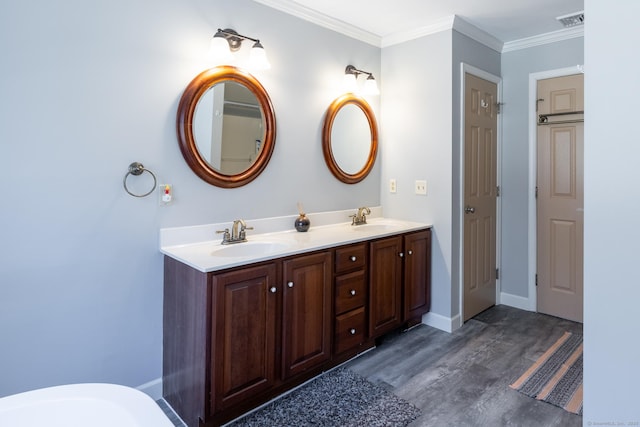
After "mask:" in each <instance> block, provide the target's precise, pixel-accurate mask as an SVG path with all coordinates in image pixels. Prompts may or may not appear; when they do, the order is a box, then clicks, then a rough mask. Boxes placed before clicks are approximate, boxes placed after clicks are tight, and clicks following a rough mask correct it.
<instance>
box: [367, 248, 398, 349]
mask: <svg viewBox="0 0 640 427" xmlns="http://www.w3.org/2000/svg"><path fill="white" fill-rule="evenodd" d="M369 245H370V247H369V253H370V258H369V336H370V337H372V338H375V337H378V336H380V335H382V334H385V333H387V332H389V331H391V330H393V329H396V328H397V327H398V326H400V324H401V323H402V256H403V254H402V236H394V237H388V238H385V239H380V240H375V241H373V242H371V243H370V244H369Z"/></svg>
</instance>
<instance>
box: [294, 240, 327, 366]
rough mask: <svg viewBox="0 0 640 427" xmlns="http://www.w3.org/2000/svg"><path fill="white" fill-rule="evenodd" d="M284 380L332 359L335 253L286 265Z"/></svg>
mask: <svg viewBox="0 0 640 427" xmlns="http://www.w3.org/2000/svg"><path fill="white" fill-rule="evenodd" d="M283 280H284V292H283V312H282V319H283V337H282V357H283V360H282V363H283V373H282V374H283V378H289V377H291V376H293V375H295V374H298V373H300V372H304V371H306V370H308V369H310V368H313V367H315V366H317V365H319V364H321V363H323V362H325V361H327V360H329V358H330V357H331V301H332V296H331V295H332V292H331V288H332V286H331V252H329V251H327V252H323V253H316V254H312V255H304V256H300V257H296V258H293V259H289V260H286V261H284V263H283Z"/></svg>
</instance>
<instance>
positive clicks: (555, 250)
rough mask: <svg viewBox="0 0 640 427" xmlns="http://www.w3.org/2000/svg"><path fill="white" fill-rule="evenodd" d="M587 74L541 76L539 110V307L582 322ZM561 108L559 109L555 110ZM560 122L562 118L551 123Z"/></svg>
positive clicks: (555, 314)
mask: <svg viewBox="0 0 640 427" xmlns="http://www.w3.org/2000/svg"><path fill="white" fill-rule="evenodd" d="M583 84H584V76H583V75H582V74H578V75H573V76H566V77H558V78H553V79H546V80H540V81H539V82H538V114H539V115H540V114H551V116H548V118H547V122H546V123H547V124H541V125H538V170H537V188H536V190H537V248H538V249H537V276H536V280H537V281H536V283H537V304H538V311H539V312H541V313H546V314H551V315H553V316H557V317H562V318H565V319H570V320H574V321H577V322H582V314H583V301H582V300H583V283H582V281H583V272H582V268H583V227H584V224H583V208H584V185H583V149H584V123H583V122H581V120H583V117H584V116H583V114H568V113H572V112H575V111H583V110H584V89H583ZM554 114H559V115H554ZM551 123H557V124H551Z"/></svg>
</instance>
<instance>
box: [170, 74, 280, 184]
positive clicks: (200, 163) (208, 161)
mask: <svg viewBox="0 0 640 427" xmlns="http://www.w3.org/2000/svg"><path fill="white" fill-rule="evenodd" d="M275 128H276V127H275V116H274V113H273V107H272V105H271V100H270V99H269V95H268V94H267V91H266V90H265V89H264V87H263V86H262V85H261V84H260V82H259V81H258V80H256V78H255V77H253V76H252V75H251V74H249V73H247V72H245V71H243V70H240V69H238V68H235V67H230V66H221V67H216V68H212V69H209V70H206V71H203V72H202V73H200V74H199V75H198V76H196V77H195V78H194V79H193V80H192V81H191V83H189V85H188V86H187V88H186V89H185V91H184V93H183V94H182V98H181V99H180V103H179V105H178V117H177V133H178V142H179V144H180V151H181V152H182V155H183V156H184V158H185V160H186V162H187V164H188V165H189V167H190V168H191V169H192V170H193V171H194V172H195V174H196V175H198V176H199V177H200V178H202V179H203V180H204V181H206V182H208V183H209V184H213V185H216V186H218V187H224V188H233V187H240V186H242V185H245V184H247V183H249V182H251V181H253V180H254V179H255V178H256V177H257V176H258V175H259V174H260V173H261V172H262V171H263V170H264V168H265V167H266V166H267V163H268V162H269V159H270V158H271V154H272V153H273V148H274V145H275Z"/></svg>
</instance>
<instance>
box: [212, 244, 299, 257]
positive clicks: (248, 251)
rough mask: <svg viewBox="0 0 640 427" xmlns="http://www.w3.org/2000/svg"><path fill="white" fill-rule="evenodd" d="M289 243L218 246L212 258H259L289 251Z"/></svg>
mask: <svg viewBox="0 0 640 427" xmlns="http://www.w3.org/2000/svg"><path fill="white" fill-rule="evenodd" d="M289 246H290V244H289V243H286V242H279V241H251V240H249V241H248V242H242V243H233V244H231V245H220V246H216V247H215V249H214V250H213V252H211V255H212V256H219V257H257V256H261V255H268V254H271V253H274V252H279V251H282V250H285V249H287V248H288V247H289Z"/></svg>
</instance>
